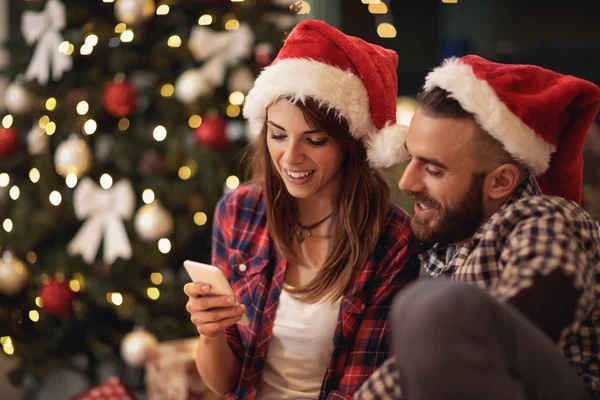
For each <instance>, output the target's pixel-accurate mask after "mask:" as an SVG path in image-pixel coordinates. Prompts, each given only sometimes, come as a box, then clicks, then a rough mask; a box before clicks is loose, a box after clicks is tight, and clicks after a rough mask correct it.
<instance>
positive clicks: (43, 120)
mask: <svg viewBox="0 0 600 400" xmlns="http://www.w3.org/2000/svg"><path fill="white" fill-rule="evenodd" d="M48 122H50V117H49V116H47V115H43V116H42V117H41V118H40V122H39V124H38V125H39V127H40V128H41V129H46V125H48Z"/></svg>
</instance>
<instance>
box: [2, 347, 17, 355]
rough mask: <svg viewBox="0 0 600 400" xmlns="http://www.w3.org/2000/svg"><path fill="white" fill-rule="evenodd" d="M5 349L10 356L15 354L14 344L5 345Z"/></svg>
mask: <svg viewBox="0 0 600 400" xmlns="http://www.w3.org/2000/svg"><path fill="white" fill-rule="evenodd" d="M3 349H4V352H5V353H6V354H8V355H9V356H10V355H13V354H14V353H15V348H14V347H13V346H4V347H3Z"/></svg>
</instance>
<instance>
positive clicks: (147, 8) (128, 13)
mask: <svg viewBox="0 0 600 400" xmlns="http://www.w3.org/2000/svg"><path fill="white" fill-rule="evenodd" d="M155 9H156V6H155V4H154V0H117V2H116V3H115V16H116V17H117V19H118V20H119V21H121V22H124V23H125V24H127V25H138V24H141V23H142V22H146V21H147V20H149V19H150V18H152V15H154V11H155Z"/></svg>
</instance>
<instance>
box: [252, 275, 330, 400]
mask: <svg viewBox="0 0 600 400" xmlns="http://www.w3.org/2000/svg"><path fill="white" fill-rule="evenodd" d="M286 286H287V285H285V284H284V288H283V290H282V291H281V295H280V297H279V304H278V305H277V311H276V313H275V321H274V323H273V336H272V337H271V342H270V343H269V349H268V351H267V359H266V361H265V367H264V370H263V374H262V386H261V387H260V388H259V390H258V393H257V396H256V398H257V399H258V400H282V399H317V398H318V397H319V392H320V390H321V384H322V383H323V378H324V377H325V373H326V372H327V366H328V365H329V362H330V361H331V355H332V353H333V335H334V333H335V326H336V324H337V320H338V314H339V312H340V301H339V300H338V301H337V302H335V303H333V304H332V303H331V301H330V300H325V301H320V302H318V303H314V304H308V303H303V302H301V301H298V300H296V299H295V298H294V297H292V296H291V295H290V293H288V291H287V290H286ZM287 287H289V286H287Z"/></svg>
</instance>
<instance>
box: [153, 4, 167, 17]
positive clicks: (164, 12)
mask: <svg viewBox="0 0 600 400" xmlns="http://www.w3.org/2000/svg"><path fill="white" fill-rule="evenodd" d="M168 13H169V6H168V5H166V4H161V5H160V6H158V8H157V9H156V15H167V14H168Z"/></svg>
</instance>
